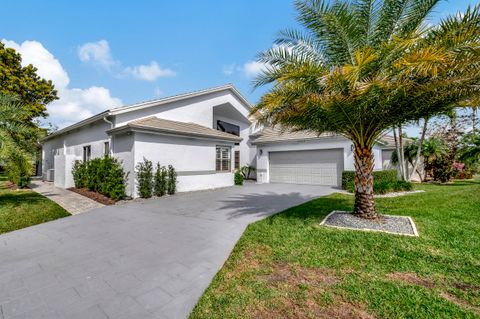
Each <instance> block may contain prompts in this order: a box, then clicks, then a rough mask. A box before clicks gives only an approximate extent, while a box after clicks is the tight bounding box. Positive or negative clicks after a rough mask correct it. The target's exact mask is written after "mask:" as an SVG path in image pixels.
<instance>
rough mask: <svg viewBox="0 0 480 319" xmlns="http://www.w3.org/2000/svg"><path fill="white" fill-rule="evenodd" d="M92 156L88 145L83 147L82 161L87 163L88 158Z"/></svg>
mask: <svg viewBox="0 0 480 319" xmlns="http://www.w3.org/2000/svg"><path fill="white" fill-rule="evenodd" d="M91 155H92V148H91V147H90V145H87V146H84V147H83V161H84V162H88V161H89V160H90V156H91Z"/></svg>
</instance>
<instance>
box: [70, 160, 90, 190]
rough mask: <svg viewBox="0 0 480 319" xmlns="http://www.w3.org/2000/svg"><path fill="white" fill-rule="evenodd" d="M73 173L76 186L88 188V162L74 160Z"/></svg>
mask: <svg viewBox="0 0 480 319" xmlns="http://www.w3.org/2000/svg"><path fill="white" fill-rule="evenodd" d="M72 175H73V182H74V183H75V187H76V188H86V187H87V184H88V172H87V162H84V161H75V162H73V168H72Z"/></svg>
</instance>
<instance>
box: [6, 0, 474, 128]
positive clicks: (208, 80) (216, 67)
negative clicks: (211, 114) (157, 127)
mask: <svg viewBox="0 0 480 319" xmlns="http://www.w3.org/2000/svg"><path fill="white" fill-rule="evenodd" d="M475 2H476V1H473V0H455V1H454V0H450V1H447V2H444V3H442V4H441V5H440V6H439V7H438V8H437V9H436V12H437V14H436V16H435V17H434V19H433V21H432V22H435V21H436V20H437V19H438V18H440V17H443V16H446V15H447V14H449V13H454V12H457V11H458V10H464V9H465V8H466V7H467V5H468V4H469V3H470V4H474V3H475ZM2 11H3V12H8V14H6V15H3V17H2V19H0V29H1V30H2V31H3V32H2V35H1V37H0V38H1V39H3V40H2V41H4V42H5V43H7V46H10V47H14V48H16V49H17V50H19V51H20V52H21V53H22V54H23V55H24V57H25V60H28V61H27V62H31V63H33V64H34V65H36V66H37V67H38V68H39V73H40V75H42V76H44V77H48V78H51V79H52V80H53V81H54V83H55V84H56V86H57V88H58V89H59V93H60V97H61V99H60V100H59V101H57V102H55V103H53V104H52V105H50V106H49V112H50V114H51V117H50V118H49V119H48V120H49V121H50V122H53V123H54V124H56V125H58V126H60V127H62V126H65V125H68V124H71V123H73V122H76V121H77V120H80V119H82V118H85V117H87V116H90V115H93V114H95V113H97V112H100V111H102V110H104V109H107V108H110V107H114V106H119V105H121V104H129V103H134V102H139V101H143V100H147V99H153V98H157V97H164V96H169V95H173V94H177V93H182V92H187V91H192V90H198V89H202V88H207V87H212V86H217V85H222V84H225V83H233V84H234V85H235V86H236V87H237V88H238V89H239V90H240V91H241V92H242V93H243V94H244V95H245V96H246V97H247V99H248V100H249V101H250V102H252V103H255V102H256V101H257V100H258V98H259V96H260V95H261V93H262V90H256V91H255V92H252V86H251V80H252V77H253V76H254V74H255V72H257V71H258V69H259V68H261V65H259V64H256V63H255V62H254V60H255V55H256V54H257V53H258V52H259V51H261V50H264V49H266V48H268V47H270V46H271V44H272V41H273V39H274V38H275V35H276V33H277V32H278V31H279V30H281V29H284V28H288V27H295V26H296V23H295V11H294V9H293V2H292V1H290V0H288V1H286V0H285V1H280V0H242V1H225V0H223V1H219V0H205V1H193V0H190V1H75V2H73V1H53V0H50V1H33V0H32V1H19V0H16V1H13V0H12V1H10V0H8V1H3V2H2Z"/></svg>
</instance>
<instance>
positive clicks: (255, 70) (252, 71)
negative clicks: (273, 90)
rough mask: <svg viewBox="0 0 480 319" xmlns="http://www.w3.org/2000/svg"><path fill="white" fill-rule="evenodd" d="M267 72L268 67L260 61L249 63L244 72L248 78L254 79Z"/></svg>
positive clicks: (244, 67) (245, 65) (244, 66)
mask: <svg viewBox="0 0 480 319" xmlns="http://www.w3.org/2000/svg"><path fill="white" fill-rule="evenodd" d="M266 70H267V65H266V64H265V63H262V62H258V61H248V62H246V63H245V64H244V65H243V72H244V74H245V76H246V77H247V78H254V77H256V76H258V75H260V74H261V73H262V72H263V71H266Z"/></svg>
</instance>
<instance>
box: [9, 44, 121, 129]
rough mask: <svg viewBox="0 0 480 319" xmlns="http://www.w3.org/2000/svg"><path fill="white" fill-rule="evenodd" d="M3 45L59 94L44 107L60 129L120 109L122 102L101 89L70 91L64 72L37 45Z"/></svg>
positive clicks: (42, 47) (58, 64) (45, 51)
mask: <svg viewBox="0 0 480 319" xmlns="http://www.w3.org/2000/svg"><path fill="white" fill-rule="evenodd" d="M2 42H3V43H5V46H7V47H10V48H13V49H15V50H17V52H19V53H20V54H21V55H22V65H27V64H33V65H34V66H35V67H36V68H38V71H37V74H38V75H39V76H41V77H43V78H45V79H47V80H52V82H53V84H54V85H55V88H56V89H57V90H58V96H59V99H58V100H56V101H54V102H52V103H50V104H49V105H48V106H47V112H48V113H49V114H50V116H49V118H48V119H47V120H48V121H50V122H52V124H54V125H56V126H58V127H59V128H62V127H65V126H68V125H69V124H72V123H74V122H77V121H80V120H83V119H85V118H87V117H90V116H92V115H94V114H97V113H99V112H101V111H104V110H106V109H109V108H113V107H117V106H120V105H122V101H121V100H120V99H118V98H115V97H112V96H111V94H110V91H109V90H108V89H107V88H104V87H98V86H92V87H89V88H86V89H79V88H69V87H68V85H69V83H70V79H69V77H68V74H67V72H66V71H65V69H64V68H63V67H62V65H61V64H60V62H59V61H58V60H57V59H56V58H55V57H54V56H53V54H51V53H50V52H49V51H48V50H47V49H46V48H45V47H44V46H43V45H42V44H41V43H40V42H37V41H25V42H23V43H22V44H18V43H16V42H14V41H8V40H2Z"/></svg>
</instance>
